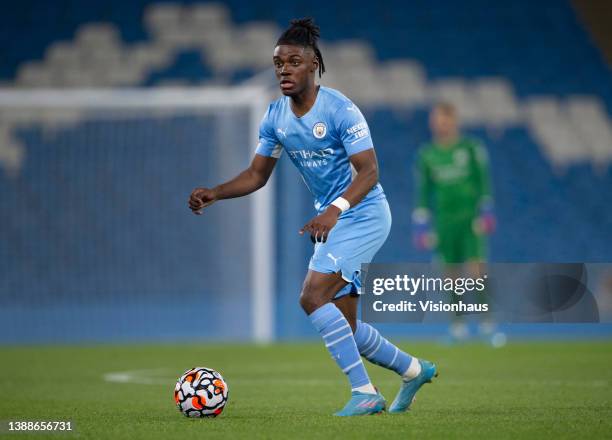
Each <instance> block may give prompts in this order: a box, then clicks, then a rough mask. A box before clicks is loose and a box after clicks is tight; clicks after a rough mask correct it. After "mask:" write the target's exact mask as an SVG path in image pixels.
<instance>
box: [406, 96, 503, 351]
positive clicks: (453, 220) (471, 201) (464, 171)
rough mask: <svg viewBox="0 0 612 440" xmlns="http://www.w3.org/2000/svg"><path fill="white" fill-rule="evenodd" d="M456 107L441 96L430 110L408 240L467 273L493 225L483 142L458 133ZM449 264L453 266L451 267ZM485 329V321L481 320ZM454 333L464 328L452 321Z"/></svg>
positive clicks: (476, 265)
mask: <svg viewBox="0 0 612 440" xmlns="http://www.w3.org/2000/svg"><path fill="white" fill-rule="evenodd" d="M458 122H459V121H458V115H457V109H456V108H455V106H454V105H452V104H450V103H447V102H443V103H439V104H437V105H436V106H435V107H434V108H433V110H432V111H431V114H430V118H429V125H430V129H431V132H432V135H433V140H432V142H430V143H428V144H425V145H424V146H422V147H421V148H420V150H419V152H418V156H417V160H416V189H417V194H416V208H415V210H414V212H413V214H412V223H413V242H414V246H415V247H416V248H417V249H419V250H422V251H425V250H432V251H433V252H434V254H435V256H436V257H437V259H439V260H440V261H441V262H442V263H443V264H447V265H453V266H449V268H447V271H448V272H451V273H449V275H454V276H460V273H457V272H458V270H457V269H455V268H457V267H461V266H455V265H464V267H463V270H464V271H467V272H468V273H469V275H471V276H477V275H478V274H479V273H480V265H481V263H484V261H485V260H486V238H485V237H486V236H487V235H489V234H491V233H492V232H493V231H494V230H495V216H494V213H493V198H492V197H491V185H490V179H489V165H488V158H487V152H486V150H485V148H484V147H483V146H482V145H481V144H480V143H479V142H477V141H475V140H473V139H469V138H467V137H464V136H462V135H461V133H460V132H459V128H458V125H459V123H458ZM450 267H452V268H454V269H453V270H451V269H450ZM481 331H482V332H483V333H484V334H485V335H489V334H490V333H492V331H493V326H492V325H490V324H484V323H483V324H481ZM451 336H452V337H453V338H454V339H465V338H466V337H467V336H468V328H467V326H466V325H465V324H464V323H463V321H459V320H458V321H456V322H455V323H454V325H453V326H452V328H451Z"/></svg>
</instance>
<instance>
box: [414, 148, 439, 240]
mask: <svg viewBox="0 0 612 440" xmlns="http://www.w3.org/2000/svg"><path fill="white" fill-rule="evenodd" d="M423 153H424V151H423V148H421V149H420V150H419V151H418V153H417V161H416V167H415V188H416V197H415V199H416V203H415V205H416V206H415V209H414V211H413V212H412V241H413V244H414V246H415V247H416V248H417V249H419V250H427V249H431V248H432V246H433V240H434V239H433V233H432V228H431V207H430V205H431V198H432V179H431V175H430V172H429V168H428V166H427V162H426V161H425V158H424V154H423Z"/></svg>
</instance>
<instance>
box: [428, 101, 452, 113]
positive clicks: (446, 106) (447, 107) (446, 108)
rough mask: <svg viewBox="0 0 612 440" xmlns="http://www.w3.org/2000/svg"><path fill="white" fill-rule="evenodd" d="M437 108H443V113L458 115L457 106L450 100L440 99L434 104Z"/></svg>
mask: <svg viewBox="0 0 612 440" xmlns="http://www.w3.org/2000/svg"><path fill="white" fill-rule="evenodd" d="M434 108H435V109H438V110H442V112H443V113H445V114H447V115H449V116H457V107H456V106H455V104H453V103H452V102H449V101H440V102H437V103H436V105H434Z"/></svg>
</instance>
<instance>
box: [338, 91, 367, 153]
mask: <svg viewBox="0 0 612 440" xmlns="http://www.w3.org/2000/svg"><path fill="white" fill-rule="evenodd" d="M334 123H335V125H336V128H337V130H338V134H339V136H340V140H341V141H342V145H344V148H345V149H346V152H347V153H348V155H349V156H352V155H353V154H357V153H361V152H362V151H365V150H369V149H370V148H374V144H373V143H372V137H371V136H370V128H369V127H368V123H367V122H366V120H365V118H364V117H363V115H362V114H361V111H360V110H359V108H357V106H356V105H355V104H353V103H352V102H350V101H349V102H346V103H343V104H342V107H340V108H339V109H338V110H337V111H336V113H335V115H334Z"/></svg>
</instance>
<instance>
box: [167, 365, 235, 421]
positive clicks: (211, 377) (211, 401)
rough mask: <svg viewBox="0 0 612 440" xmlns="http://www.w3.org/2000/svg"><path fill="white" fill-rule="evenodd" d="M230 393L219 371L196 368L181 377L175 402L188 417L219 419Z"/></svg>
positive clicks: (176, 390)
mask: <svg viewBox="0 0 612 440" xmlns="http://www.w3.org/2000/svg"><path fill="white" fill-rule="evenodd" d="M228 391H229V390H228V388H227V384H226V383H225V381H224V380H223V377H222V376H221V375H220V374H219V373H218V372H217V371H215V370H212V369H210V368H204V367H196V368H191V369H190V370H187V371H185V373H184V374H183V375H182V376H181V377H179V379H178V381H177V382H176V386H175V387H174V401H175V402H176V406H177V407H178V409H179V411H180V412H182V413H183V414H184V415H185V416H187V417H217V416H218V415H219V414H221V412H222V411H223V408H224V407H225V404H226V403H227V397H228Z"/></svg>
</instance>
